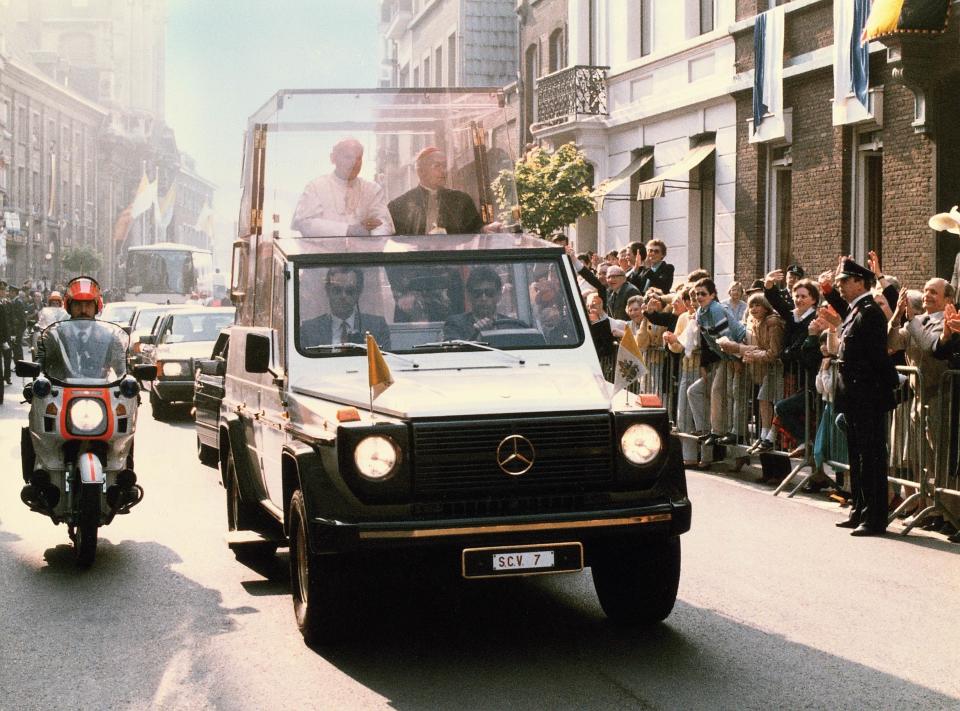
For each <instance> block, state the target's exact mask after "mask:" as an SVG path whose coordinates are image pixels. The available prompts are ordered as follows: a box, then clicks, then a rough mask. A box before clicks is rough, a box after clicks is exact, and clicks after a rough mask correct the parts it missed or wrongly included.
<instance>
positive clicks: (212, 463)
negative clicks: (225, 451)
mask: <svg viewBox="0 0 960 711" xmlns="http://www.w3.org/2000/svg"><path fill="white" fill-rule="evenodd" d="M197 459H199V460H200V463H201V464H202V465H204V466H205V467H213V468H214V469H216V468H217V467H219V466H220V453H219V452H218V451H217V450H216V449H214V448H213V447H210V446H208V445H206V444H203V443H202V442H201V441H200V438H199V437H197Z"/></svg>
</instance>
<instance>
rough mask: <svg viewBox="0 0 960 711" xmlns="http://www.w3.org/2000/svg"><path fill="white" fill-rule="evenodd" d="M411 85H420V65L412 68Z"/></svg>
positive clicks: (417, 86)
mask: <svg viewBox="0 0 960 711" xmlns="http://www.w3.org/2000/svg"><path fill="white" fill-rule="evenodd" d="M413 86H414V87H416V88H419V87H420V67H414V68H413Z"/></svg>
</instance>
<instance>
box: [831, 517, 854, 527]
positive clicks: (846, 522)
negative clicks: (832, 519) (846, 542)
mask: <svg viewBox="0 0 960 711" xmlns="http://www.w3.org/2000/svg"><path fill="white" fill-rule="evenodd" d="M833 525H834V526H836V527H837V528H857V527H858V526H859V525H860V519H859V518H848V519H844V520H843V521H837V522H836V523H835V524H833Z"/></svg>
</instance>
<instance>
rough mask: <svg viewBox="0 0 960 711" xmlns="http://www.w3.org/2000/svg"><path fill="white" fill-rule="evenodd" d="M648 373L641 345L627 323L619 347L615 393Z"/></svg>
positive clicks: (614, 382) (614, 377) (615, 373)
mask: <svg viewBox="0 0 960 711" xmlns="http://www.w3.org/2000/svg"><path fill="white" fill-rule="evenodd" d="M646 374H647V367H646V366H645V365H644V364H643V356H642V355H641V354H640V346H638V345H637V341H636V339H635V338H634V337H633V331H631V330H630V324H627V327H626V329H624V331H623V338H621V339H620V348H619V349H617V365H616V370H615V372H614V376H613V395H616V394H617V393H618V392H620V391H621V390H623V389H624V388H629V387H630V386H631V385H633V383H635V382H636V381H637V380H639V379H640V378H642V377H643V376H644V375H646ZM611 397H612V395H611Z"/></svg>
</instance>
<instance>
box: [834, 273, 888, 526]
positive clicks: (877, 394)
mask: <svg viewBox="0 0 960 711" xmlns="http://www.w3.org/2000/svg"><path fill="white" fill-rule="evenodd" d="M874 279H875V275H874V273H873V272H872V271H870V270H869V269H867V268H866V267H863V266H861V265H860V264H857V263H856V262H855V261H853V260H852V259H845V260H843V263H842V265H841V266H840V269H839V271H838V273H837V279H836V283H837V287H838V288H839V291H840V296H841V297H843V299H844V300H845V301H846V302H847V304H849V307H850V310H849V312H848V313H847V314H846V316H845V317H844V319H843V321H842V323H841V324H840V329H839V338H840V346H839V354H838V362H839V366H840V367H839V377H838V379H837V385H836V400H835V406H836V410H837V412H839V413H842V416H843V418H844V420H845V421H846V429H847V444H848V448H849V451H850V485H851V489H852V490H853V506H852V510H851V512H850V517H849V518H848V519H846V520H845V521H840V522H839V523H837V526H838V527H840V528H850V529H853V530H852V531H851V532H850V534H851V535H853V536H879V535H883V533H884V532H885V531H886V528H887V439H888V437H887V436H888V432H889V428H888V426H887V413H888V412H890V411H891V410H892V409H893V408H894V406H895V404H896V402H895V400H894V390H895V388H896V386H897V371H896V368H895V367H894V365H893V362H892V361H891V360H890V358H889V356H888V355H887V337H886V331H887V321H886V319H885V318H884V315H883V311H882V310H881V309H880V307H879V306H878V305H877V303H876V302H875V301H874V300H873V294H872V293H871V291H870V289H871V287H872V286H873V282H874Z"/></svg>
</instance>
